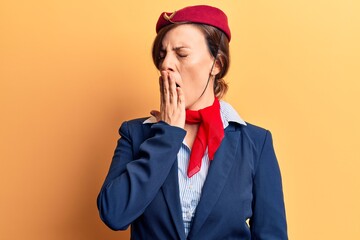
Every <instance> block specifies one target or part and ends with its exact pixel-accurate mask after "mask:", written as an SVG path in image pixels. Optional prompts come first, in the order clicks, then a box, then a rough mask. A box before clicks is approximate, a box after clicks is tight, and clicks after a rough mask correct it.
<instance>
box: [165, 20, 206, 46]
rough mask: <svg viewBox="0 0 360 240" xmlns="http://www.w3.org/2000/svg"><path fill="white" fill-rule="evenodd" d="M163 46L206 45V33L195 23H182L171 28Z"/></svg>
mask: <svg viewBox="0 0 360 240" xmlns="http://www.w3.org/2000/svg"><path fill="white" fill-rule="evenodd" d="M161 45H162V46H163V47H167V46H171V47H178V46H184V47H192V46H194V47H195V46H197V47H198V46H199V45H204V46H206V41H205V34H204V33H203V31H202V30H201V29H200V28H199V27H197V26H196V25H194V24H182V25H179V26H177V27H175V28H173V29H171V30H169V31H168V32H167V33H166V34H165V36H164V38H163V40H162V44H161Z"/></svg>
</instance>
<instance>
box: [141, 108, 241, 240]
mask: <svg viewBox="0 0 360 240" xmlns="http://www.w3.org/2000/svg"><path fill="white" fill-rule="evenodd" d="M220 116H221V119H222V122H223V125H224V129H225V128H226V127H227V126H228V125H229V122H237V123H239V124H243V125H246V123H245V122H244V120H243V119H242V118H241V117H240V116H239V115H238V113H237V112H236V110H235V109H234V108H233V107H232V106H231V105H230V104H229V103H227V102H224V101H220ZM154 120H155V119H154V118H153V119H152V118H149V119H147V120H146V121H145V122H144V123H150V122H154ZM155 121H156V120H155ZM190 153H191V149H190V148H189V147H188V146H187V145H186V143H185V140H184V141H183V143H182V145H181V148H180V150H179V152H178V154H177V159H178V178H179V193H180V203H181V209H182V218H183V221H184V228H185V234H186V236H187V235H188V233H189V231H190V227H191V222H192V220H193V217H194V214H195V210H196V207H197V205H198V203H199V201H200V196H201V190H202V187H203V185H204V182H205V179H206V176H207V173H208V169H209V165H210V161H209V156H208V152H207V149H206V151H205V154H204V156H203V158H202V163H201V169H200V171H199V172H198V173H196V174H195V175H193V176H192V177H191V178H189V177H188V176H187V168H188V164H189V159H190Z"/></svg>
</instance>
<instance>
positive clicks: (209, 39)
mask: <svg viewBox="0 0 360 240" xmlns="http://www.w3.org/2000/svg"><path fill="white" fill-rule="evenodd" d="M180 24H193V25H194V26H197V27H198V28H199V29H200V30H201V31H202V32H203V33H204V35H205V39H206V43H207V46H208V49H209V52H210V54H211V55H212V56H213V57H214V58H215V57H216V56H217V61H218V63H219V64H220V72H219V73H218V74H217V75H216V76H215V81H214V94H215V96H216V97H218V98H219V99H220V98H222V97H223V96H224V95H225V94H226V92H227V90H228V84H227V83H226V82H225V80H224V79H223V77H224V76H225V75H226V73H227V71H228V69H229V65H230V53H229V40H228V38H227V37H226V35H225V34H224V33H223V32H222V31H221V30H219V29H217V28H216V27H213V26H210V25H206V24H198V23H196V24H194V23H176V24H170V25H168V26H165V27H163V28H162V29H161V30H160V31H159V33H158V34H157V36H156V38H155V40H154V43H153V48H152V58H153V62H154V64H155V66H156V68H157V69H159V67H160V61H161V59H160V51H161V47H162V46H161V44H162V40H163V38H164V37H165V35H166V33H168V32H169V31H170V30H171V29H173V28H175V27H177V26H179V25H180Z"/></svg>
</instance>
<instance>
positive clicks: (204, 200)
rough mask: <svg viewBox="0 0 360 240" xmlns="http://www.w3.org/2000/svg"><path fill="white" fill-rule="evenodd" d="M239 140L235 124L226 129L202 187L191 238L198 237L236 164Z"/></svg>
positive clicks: (190, 233) (190, 234)
mask: <svg viewBox="0 0 360 240" xmlns="http://www.w3.org/2000/svg"><path fill="white" fill-rule="evenodd" d="M239 141H240V132H239V131H235V127H234V125H229V127H228V128H227V129H226V131H225V137H224V139H223V142H222V143H221V145H220V147H219V149H218V150H217V152H216V154H215V156H214V160H213V161H212V162H211V164H210V167H209V172H208V175H207V177H206V180H205V183H204V186H203V189H202V193H201V198H200V202H199V204H198V206H197V208H196V212H195V216H194V219H193V222H192V226H191V229H190V232H189V235H188V237H189V239H196V238H195V236H196V234H197V233H198V231H199V230H200V229H201V227H202V225H203V224H204V223H205V221H206V219H207V218H208V216H209V214H210V213H211V211H212V209H213V208H214V206H215V204H216V202H217V200H218V199H219V197H220V194H221V192H222V190H223V188H224V186H225V184H226V181H227V179H228V176H229V173H230V170H231V168H232V166H233V164H234V161H235V157H236V155H237V154H236V153H237V146H239V145H240V144H239ZM230 149H231V151H230Z"/></svg>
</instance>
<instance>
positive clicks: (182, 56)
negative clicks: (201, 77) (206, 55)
mask: <svg viewBox="0 0 360 240" xmlns="http://www.w3.org/2000/svg"><path fill="white" fill-rule="evenodd" d="M178 56H179V57H181V58H186V57H187V56H188V55H186V54H178Z"/></svg>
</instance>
